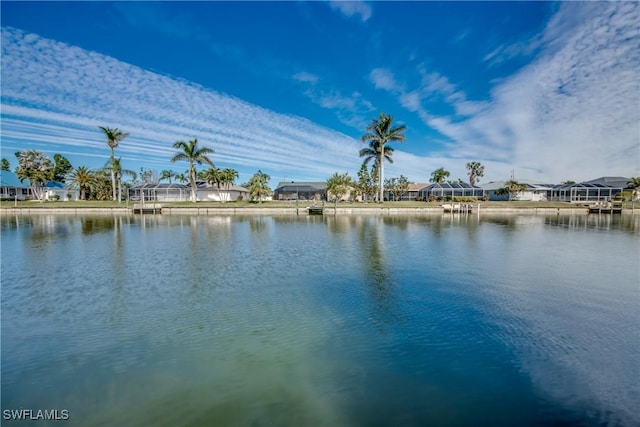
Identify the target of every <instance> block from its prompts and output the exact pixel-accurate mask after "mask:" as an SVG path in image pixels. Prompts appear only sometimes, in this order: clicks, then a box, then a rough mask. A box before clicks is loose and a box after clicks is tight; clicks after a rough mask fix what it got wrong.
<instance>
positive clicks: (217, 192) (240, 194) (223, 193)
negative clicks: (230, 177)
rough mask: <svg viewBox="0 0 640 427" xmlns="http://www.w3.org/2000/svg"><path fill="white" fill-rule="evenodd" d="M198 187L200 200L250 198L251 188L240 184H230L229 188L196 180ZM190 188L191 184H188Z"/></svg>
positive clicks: (221, 200) (227, 200)
mask: <svg viewBox="0 0 640 427" xmlns="http://www.w3.org/2000/svg"><path fill="white" fill-rule="evenodd" d="M196 185H197V187H198V190H197V198H198V200H208V201H214V202H235V201H240V200H249V190H247V189H246V188H244V187H241V186H239V185H230V186H229V188H227V187H226V186H222V188H218V186H217V185H215V184H208V183H206V182H205V181H196ZM187 187H188V188H190V186H187Z"/></svg>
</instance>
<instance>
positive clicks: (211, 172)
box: [199, 168, 222, 201]
mask: <svg viewBox="0 0 640 427" xmlns="http://www.w3.org/2000/svg"><path fill="white" fill-rule="evenodd" d="M199 175H200V179H203V180H205V181H206V182H207V184H209V185H215V186H216V191H217V192H218V200H219V201H222V197H221V196H220V183H221V182H222V169H218V168H209V169H206V170H204V171H202V172H200V174H199Z"/></svg>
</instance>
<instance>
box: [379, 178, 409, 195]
mask: <svg viewBox="0 0 640 427" xmlns="http://www.w3.org/2000/svg"><path fill="white" fill-rule="evenodd" d="M385 186H386V187H387V188H388V190H389V192H390V193H391V194H393V200H400V199H401V198H402V195H403V194H404V193H406V192H407V191H409V180H408V179H407V177H406V176H404V175H400V178H390V179H387V180H386V181H385Z"/></svg>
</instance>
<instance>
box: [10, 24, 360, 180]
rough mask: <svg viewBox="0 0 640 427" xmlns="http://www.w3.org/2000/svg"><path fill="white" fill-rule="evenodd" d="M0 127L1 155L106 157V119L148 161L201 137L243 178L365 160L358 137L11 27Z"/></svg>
mask: <svg viewBox="0 0 640 427" xmlns="http://www.w3.org/2000/svg"><path fill="white" fill-rule="evenodd" d="M1 124H2V150H3V155H5V154H4V153H5V152H7V153H6V155H10V154H12V153H13V151H9V150H14V149H21V148H25V147H38V148H40V149H43V150H45V151H48V152H50V153H51V152H54V151H55V152H57V151H61V150H64V151H65V152H73V153H76V155H77V157H78V158H83V159H86V160H87V163H91V158H92V157H93V156H100V155H104V158H105V159H106V157H107V152H106V151H107V150H106V145H105V143H104V141H103V138H102V135H101V134H100V132H99V131H98V129H97V126H98V125H107V126H115V127H118V128H120V129H123V130H125V131H127V132H129V133H130V137H129V138H127V139H126V140H125V141H123V143H122V144H121V145H120V147H119V148H118V154H119V155H122V156H123V158H125V159H129V160H130V161H131V163H133V164H134V165H140V166H145V167H154V168H158V167H168V166H171V165H170V164H169V163H168V159H169V158H170V156H171V154H172V153H173V151H174V150H173V148H172V147H171V145H172V143H173V142H175V141H176V140H181V139H188V138H194V137H197V138H198V139H199V141H201V142H202V143H203V144H204V145H207V146H210V147H212V148H214V149H215V151H216V153H215V154H214V156H213V158H214V161H216V162H217V163H218V164H222V165H224V166H225V167H226V166H229V167H236V168H237V169H239V170H240V171H241V172H242V173H244V174H245V175H246V174H250V173H252V172H254V171H255V170H256V169H258V168H262V169H263V170H266V171H267V172H268V173H270V174H271V175H272V176H273V177H274V178H275V177H280V176H285V175H286V176H288V177H290V178H295V179H325V178H326V177H327V176H329V175H330V174H332V173H333V172H335V171H337V170H344V171H347V170H348V171H352V172H355V171H356V170H357V168H358V163H359V161H358V157H357V152H358V150H359V148H360V144H359V142H358V141H356V140H354V139H353V138H351V137H348V136H346V135H344V134H341V133H338V132H335V131H332V130H330V129H327V128H324V127H322V126H319V125H317V124H314V123H312V122H309V121H308V120H305V119H302V118H299V117H295V116H289V115H283V114H278V113H277V112H274V111H270V110H267V109H264V108H261V107H259V106H256V105H251V104H248V103H246V102H244V101H242V100H240V99H237V98H234V97H232V96H228V95H225V94H221V93H218V92H215V91H211V90H207V89H205V88H202V87H200V86H198V85H196V84H192V83H189V82H185V81H180V80H176V79H172V78H169V77H166V76H161V75H158V74H155V73H152V72H149V71H146V70H142V69H140V68H137V67H134V66H131V65H129V64H126V63H123V62H120V61H117V60H115V59H113V58H110V57H107V56H104V55H100V54H97V53H94V52H88V51H85V50H82V49H80V48H77V47H72V46H68V45H66V44H63V43H59V42H56V41H52V40H47V39H44V38H41V37H39V36H37V35H34V34H25V33H24V32H22V31H20V30H16V29H12V28H3V29H2V118H1ZM14 151H15V150H14ZM103 163H104V162H103V161H97V160H96V161H95V163H94V165H91V164H89V166H94V167H95V166H102V164H103ZM127 167H130V166H129V165H127ZM174 168H176V169H178V168H179V166H178V165H176V166H175V167H174ZM245 178H246V176H241V179H245Z"/></svg>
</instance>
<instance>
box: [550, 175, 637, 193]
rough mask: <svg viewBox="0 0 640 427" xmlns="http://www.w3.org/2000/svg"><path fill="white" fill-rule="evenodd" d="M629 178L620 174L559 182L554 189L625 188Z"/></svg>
mask: <svg viewBox="0 0 640 427" xmlns="http://www.w3.org/2000/svg"><path fill="white" fill-rule="evenodd" d="M630 181H631V179H630V178H625V177H622V176H603V177H600V178H597V179H592V180H591V181H584V182H578V183H575V184H560V185H556V186H555V187H554V189H557V190H568V189H570V188H621V189H624V188H627V186H628V185H629V182H630Z"/></svg>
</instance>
